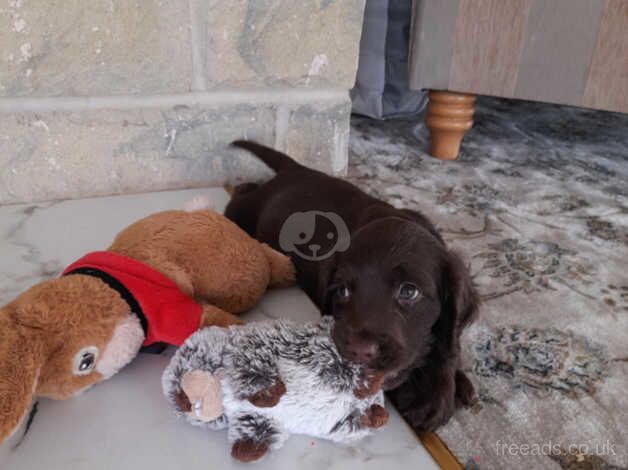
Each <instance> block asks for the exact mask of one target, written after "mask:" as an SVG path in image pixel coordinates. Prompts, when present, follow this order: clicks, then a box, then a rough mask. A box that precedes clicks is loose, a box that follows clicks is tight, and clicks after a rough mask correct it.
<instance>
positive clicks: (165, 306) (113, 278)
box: [62, 251, 202, 346]
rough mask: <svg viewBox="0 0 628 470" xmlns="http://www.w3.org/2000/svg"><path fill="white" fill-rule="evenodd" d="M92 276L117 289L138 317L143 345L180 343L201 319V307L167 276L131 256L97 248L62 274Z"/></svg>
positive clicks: (176, 344) (178, 344)
mask: <svg viewBox="0 0 628 470" xmlns="http://www.w3.org/2000/svg"><path fill="white" fill-rule="evenodd" d="M69 274H85V275H89V276H95V277H98V278H99V279H101V280H102V281H104V282H105V283H106V284H107V285H108V286H109V287H111V288H112V289H114V290H116V291H117V292H118V293H119V294H120V296H121V297H122V298H123V299H124V300H125V301H126V302H127V303H128V304H129V306H130V307H131V311H132V312H133V313H134V314H136V315H137V316H138V318H139V319H140V322H141V323H142V328H143V329H144V334H145V337H146V339H145V340H144V343H143V346H149V345H151V344H154V343H167V344H173V345H175V346H180V345H181V344H182V343H183V342H184V341H185V340H186V339H187V337H188V336H190V335H191V334H192V333H194V332H195V331H196V330H197V329H198V327H199V323H200V320H201V312H202V309H201V306H200V305H199V304H197V303H196V302H195V301H194V300H193V299H191V298H190V297H188V296H187V295H185V294H184V293H183V292H181V290H180V289H179V288H178V287H177V286H176V284H175V283H174V282H172V281H171V280H170V279H168V278H167V277H166V276H164V275H163V274H161V273H160V272H158V271H156V270H155V269H153V268H151V267H150V266H147V265H145V264H144V263H140V262H139V261H136V260H134V259H132V258H127V257H126V256H122V255H118V254H115V253H110V252H107V251H96V252H94V253H89V254H87V255H85V256H83V257H82V258H81V259H79V260H78V261H75V262H74V263H72V264H71V265H70V266H68V267H67V268H66V269H65V270H64V271H63V274H62V275H64V276H65V275H69Z"/></svg>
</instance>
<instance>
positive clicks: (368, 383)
mask: <svg viewBox="0 0 628 470" xmlns="http://www.w3.org/2000/svg"><path fill="white" fill-rule="evenodd" d="M385 379H386V376H385V374H384V373H382V372H378V371H371V372H368V373H367V374H366V377H365V379H364V382H363V383H362V384H361V385H360V386H359V387H357V388H355V389H354V390H353V394H354V395H355V396H356V398H359V399H360V400H364V399H365V398H367V397H370V396H372V395H375V394H376V393H377V392H379V391H380V390H381V388H382V385H383V384H384V380H385Z"/></svg>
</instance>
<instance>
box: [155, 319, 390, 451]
mask: <svg viewBox="0 0 628 470" xmlns="http://www.w3.org/2000/svg"><path fill="white" fill-rule="evenodd" d="M332 324H333V320H332V319H331V318H325V319H323V320H321V321H320V322H319V323H308V324H297V323H294V322H289V321H284V320H281V321H267V322H259V323H251V324H248V325H244V326H235V327H230V328H228V329H224V328H216V327H211V328H206V329H203V330H200V331H198V332H196V333H195V334H193V335H192V336H191V337H190V338H188V340H187V341H186V342H185V343H184V344H183V346H181V348H180V349H179V350H178V351H177V352H176V353H175V355H174V357H173V358H172V360H171V362H170V364H169V365H168V367H167V368H166V370H165V371H164V374H163V378H162V385H163V391H164V394H165V395H166V397H168V399H169V401H170V403H171V404H172V406H173V407H174V408H175V410H176V411H177V414H179V415H180V416H182V417H185V419H187V421H188V422H190V423H191V424H194V425H198V426H202V427H204V428H206V429H222V428H225V427H228V428H229V433H228V436H229V442H231V443H232V444H233V447H232V455H233V456H234V457H235V458H238V459H239V460H248V461H250V460H255V459H257V458H259V457H261V456H262V455H263V454H264V453H265V452H266V450H267V449H277V448H279V447H281V446H282V445H283V443H284V442H285V440H286V439H287V438H288V436H289V434H291V433H293V434H307V435H310V436H313V437H319V438H325V439H330V440H332V441H336V442H349V441H352V440H356V439H359V438H362V437H364V436H366V435H368V434H369V433H371V432H372V429H373V428H375V427H379V426H381V425H383V424H384V423H385V422H386V421H387V418H388V414H387V413H386V411H385V410H384V409H383V404H384V396H383V392H382V391H381V389H380V388H379V387H376V388H374V389H373V387H372V386H370V385H369V381H371V378H369V377H367V373H366V371H365V370H364V367H362V366H359V365H356V364H352V363H348V362H346V361H344V360H343V359H342V358H341V357H340V355H339V354H338V352H337V350H336V347H335V345H334V343H333V341H332V339H331V336H330V331H331V327H332ZM200 371H202V373H201V372H200ZM193 374H197V375H199V374H201V375H203V374H204V377H205V378H204V379H203V380H202V381H203V383H204V384H205V385H203V387H205V388H204V390H205V392H203V393H204V395H203V394H201V395H196V396H194V397H190V396H189V395H190V392H189V391H188V390H185V391H184V388H185V387H184V386H183V384H182V382H183V381H184V379H185V377H186V376H188V378H189V377H191V376H192V375H193ZM208 380H210V381H213V382H212V383H213V384H214V385H211V384H210V386H207V384H208V383H209V382H208ZM380 383H381V382H380ZM278 384H280V387H279V388H281V389H282V390H280V392H279V396H277V398H278V402H277V401H276V400H274V403H273V402H272V401H273V400H272V397H271V402H270V403H268V398H269V397H268V394H266V395H265V393H266V392H267V391H268V390H270V391H273V390H274V391H276V390H277V388H278V387H277V385H278ZM283 385H285V388H283V387H282V386H283ZM369 387H370V389H371V390H372V391H369V392H367V393H359V391H360V390H362V391H364V390H369ZM208 390H209V392H211V393H206V392H207V391H208ZM212 393H213V395H212ZM282 393H283V394H282ZM271 395H272V393H271ZM182 396H183V397H184V398H183V403H182V399H181V397H182ZM206 397H210V398H207V399H208V400H213V401H216V400H218V401H222V406H219V407H218V409H217V410H214V412H211V413H210V414H211V416H207V414H206V413H205V415H203V410H205V409H206V408H205V405H206V403H202V402H203V400H204V399H205V398H206ZM260 398H261V400H260ZM264 399H266V400H264ZM254 403H256V404H257V405H258V406H256V404H254ZM260 403H261V405H260ZM186 405H187V406H186Z"/></svg>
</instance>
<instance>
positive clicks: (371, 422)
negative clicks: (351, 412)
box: [360, 405, 388, 428]
mask: <svg viewBox="0 0 628 470" xmlns="http://www.w3.org/2000/svg"><path fill="white" fill-rule="evenodd" d="M387 422H388V411H386V410H385V409H384V407H382V406H380V405H371V407H370V408H369V409H368V410H366V412H365V413H364V414H363V415H362V416H361V417H360V423H361V424H362V426H365V427H367V428H381V427H382V426H383V425H385V424H386V423H387Z"/></svg>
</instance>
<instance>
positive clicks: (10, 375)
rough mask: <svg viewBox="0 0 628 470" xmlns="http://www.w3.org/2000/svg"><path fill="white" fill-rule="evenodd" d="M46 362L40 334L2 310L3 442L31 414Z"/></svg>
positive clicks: (0, 434) (0, 406)
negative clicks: (28, 413) (19, 323)
mask: <svg viewBox="0 0 628 470" xmlns="http://www.w3.org/2000/svg"><path fill="white" fill-rule="evenodd" d="M43 360H44V354H43V347H42V341H41V337H40V335H39V332H38V331H37V330H35V329H30V328H25V327H23V326H21V325H18V324H17V323H16V322H15V321H13V318H12V317H10V316H9V313H8V312H7V310H6V309H2V310H0V442H3V441H4V440H5V439H7V438H8V437H9V436H11V435H12V434H13V433H14V432H15V430H16V429H17V427H18V426H19V424H20V422H21V421H22V419H23V418H24V417H25V415H26V414H27V412H28V409H29V406H30V404H31V401H32V399H33V395H34V393H35V389H36V388H37V378H38V376H39V370H40V368H41V366H42V363H43Z"/></svg>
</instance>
